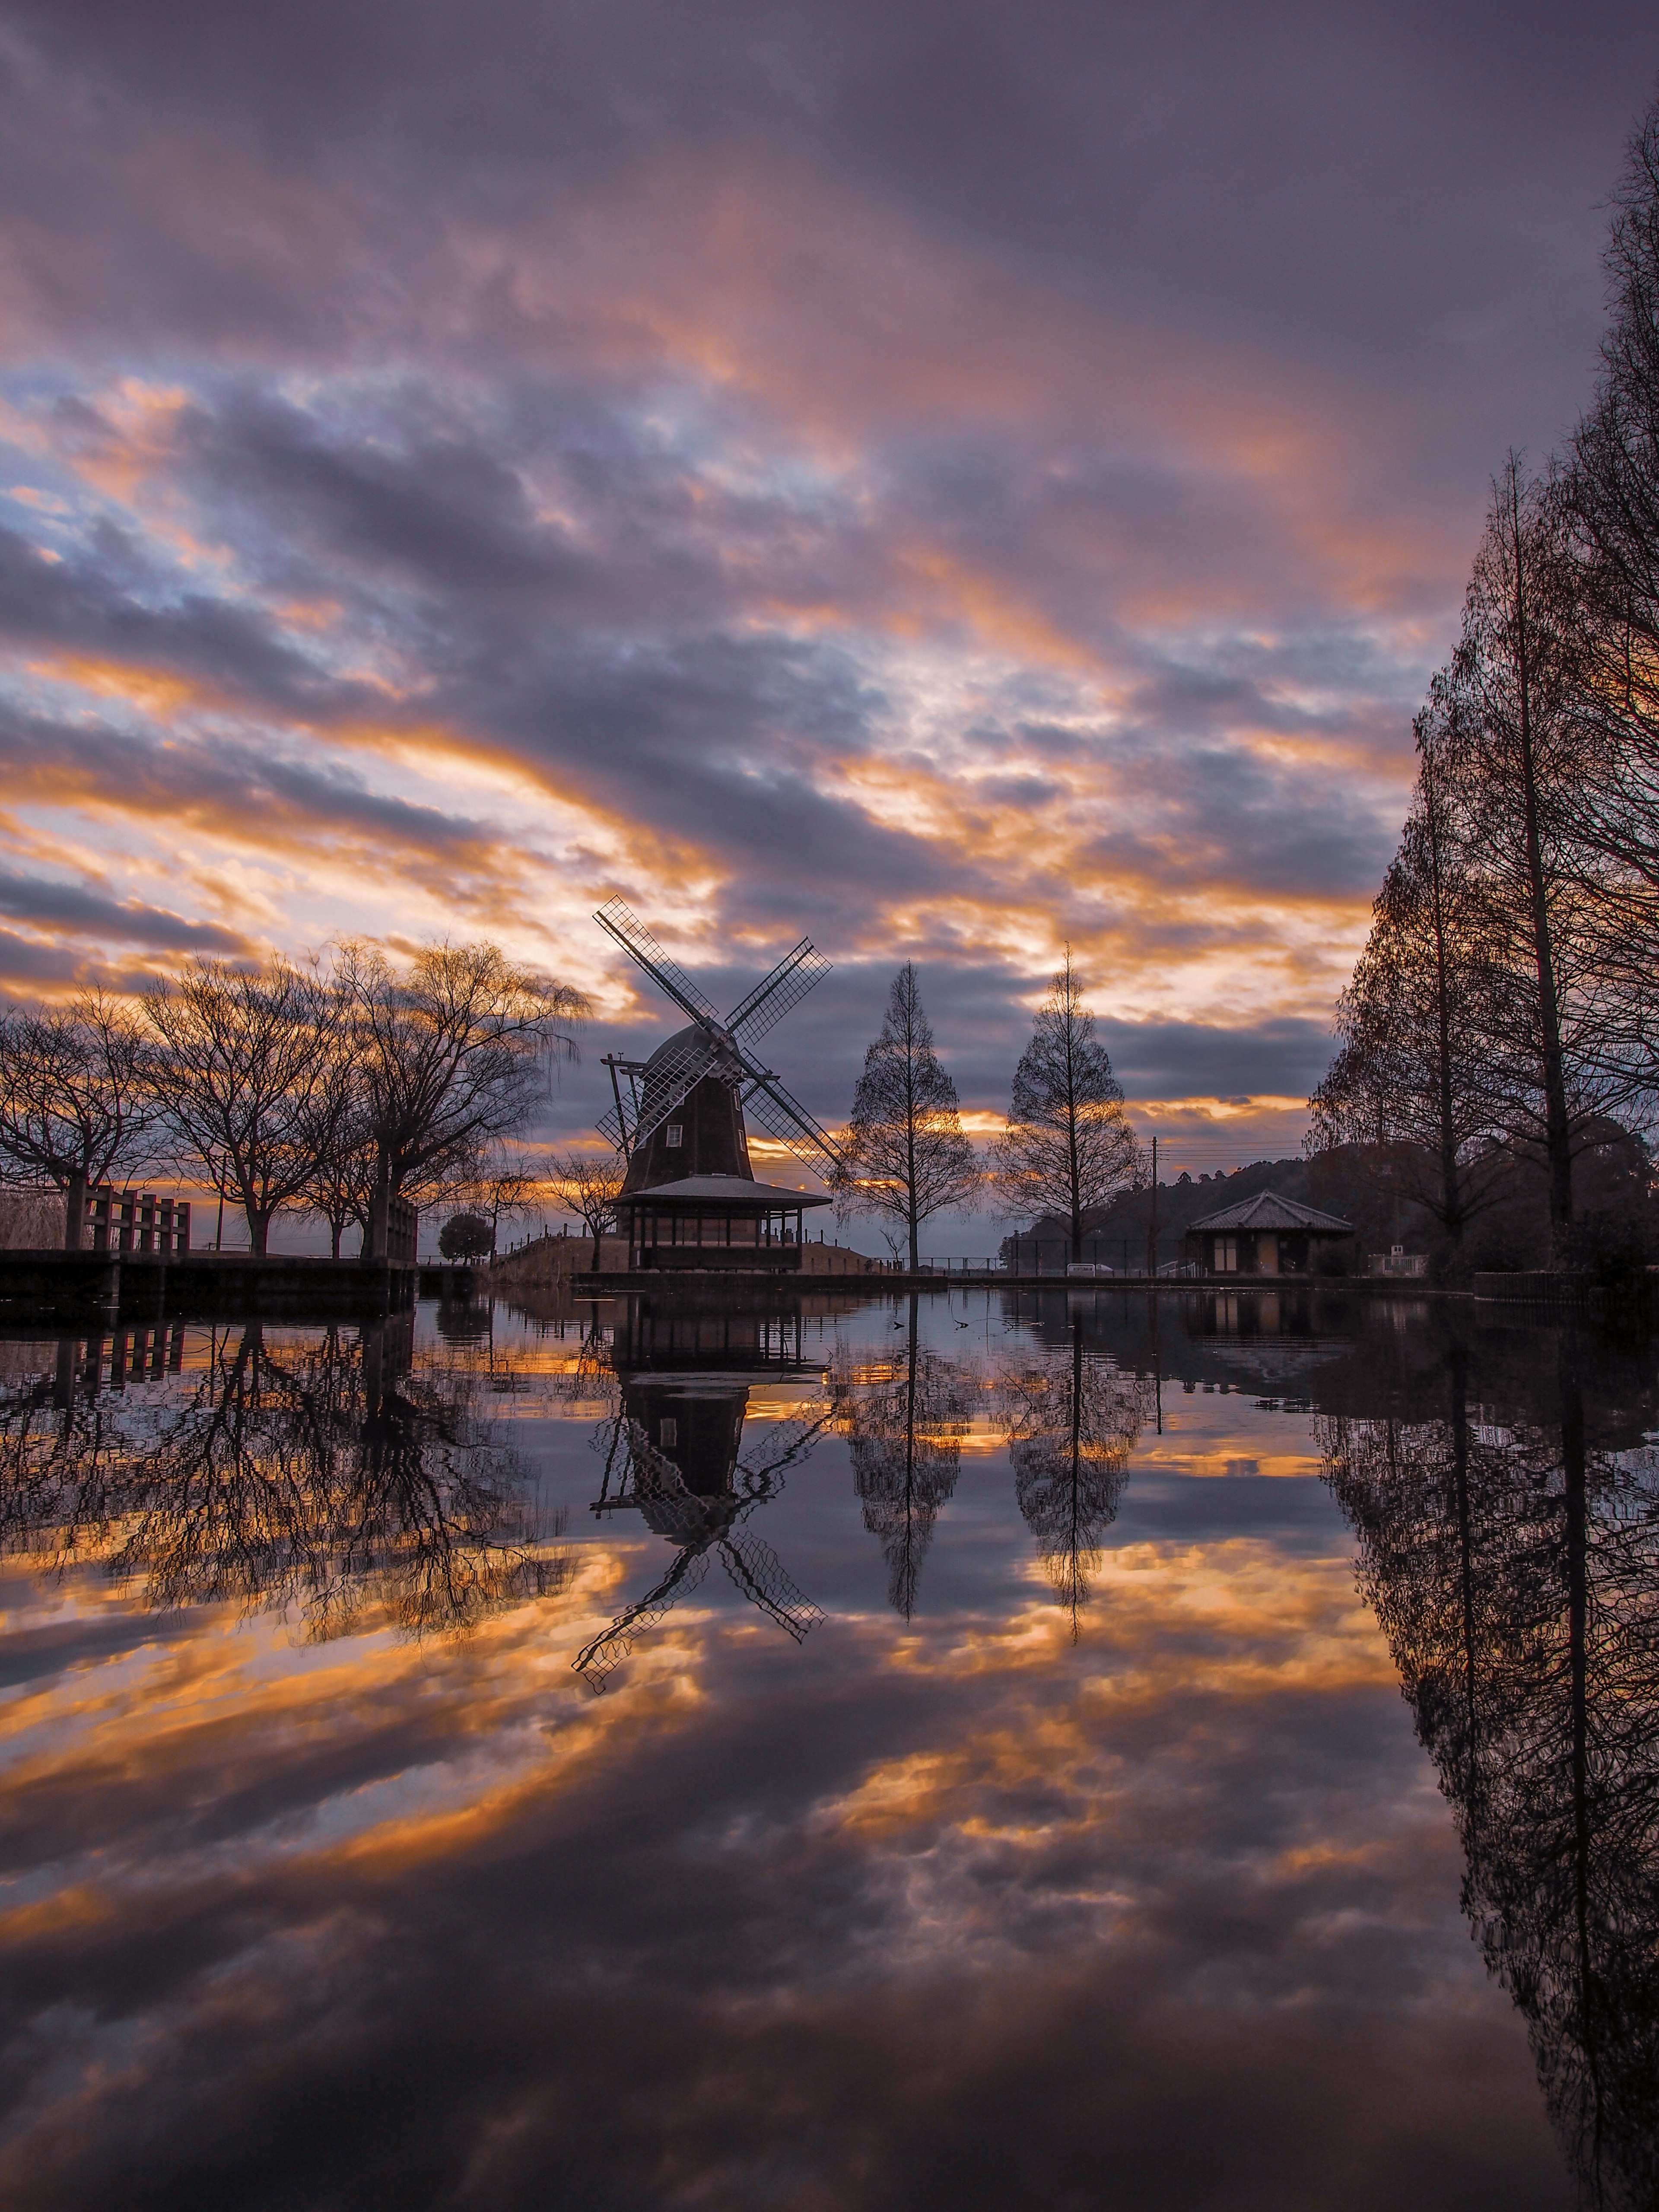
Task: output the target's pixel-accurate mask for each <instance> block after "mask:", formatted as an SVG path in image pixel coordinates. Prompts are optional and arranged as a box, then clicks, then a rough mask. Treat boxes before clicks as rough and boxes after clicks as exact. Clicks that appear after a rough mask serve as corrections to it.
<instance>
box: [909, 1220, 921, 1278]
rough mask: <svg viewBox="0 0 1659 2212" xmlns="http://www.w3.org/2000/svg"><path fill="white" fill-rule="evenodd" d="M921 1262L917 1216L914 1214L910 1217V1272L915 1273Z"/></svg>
mask: <svg viewBox="0 0 1659 2212" xmlns="http://www.w3.org/2000/svg"><path fill="white" fill-rule="evenodd" d="M920 1266H921V1255H920V1252H919V1250H918V1247H917V1237H916V1218H915V1214H912V1215H911V1217H910V1273H912V1274H913V1275H914V1274H915V1272H916V1270H917V1268H918V1267H920Z"/></svg>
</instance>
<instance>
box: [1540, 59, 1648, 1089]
mask: <svg viewBox="0 0 1659 2212" xmlns="http://www.w3.org/2000/svg"><path fill="white" fill-rule="evenodd" d="M1604 258H1605V265H1606V269H1607V276H1608V280H1609V291H1610V305H1611V307H1612V315H1611V319H1610V321H1609V324H1608V327H1607V333H1606V335H1605V337H1603V339H1602V341H1601V359H1602V374H1601V379H1600V381H1599V384H1598V387H1597V391H1596V394H1595V399H1594V401H1593V403H1592V404H1591V406H1590V408H1589V411H1588V412H1587V414H1586V415H1585V416H1584V418H1583V421H1582V422H1580V424H1579V426H1578V428H1577V433H1576V435H1575V436H1574V439H1573V442H1572V448H1571V461H1570V465H1569V467H1568V470H1567V471H1566V474H1565V479H1564V482H1563V484H1562V494H1563V498H1564V504H1565V508H1566V511H1567V513H1568V517H1569V520H1570V522H1571V529H1572V535H1573V539H1574V547H1575V551H1576V553H1577V567H1576V574H1575V582H1576V585H1577V592H1578V605H1577V631H1578V641H1579V645H1580V652H1581V659H1582V664H1583V665H1582V667H1581V671H1580V674H1581V681H1580V683H1579V684H1578V687H1577V696H1576V698H1575V702H1574V704H1575V708H1576V711H1577V714H1578V716H1579V718H1580V720H1581V722H1583V724H1584V725H1586V726H1588V728H1589V731H1590V732H1593V734H1594V737H1595V740H1596V743H1595V746H1594V748H1593V750H1587V753H1586V760H1585V768H1586V770H1587V773H1586V774H1585V775H1583V779H1582V781H1581V787H1580V794H1579V795H1580V799H1581V802H1582V803H1581V805H1580V809H1579V829H1580V834H1581V838H1582V844H1583V854H1585V856H1587V857H1588V859H1589V862H1590V866H1589V869H1588V870H1587V874H1588V875H1589V879H1590V883H1591V887H1592V889H1593V891H1594V894H1595V902H1596V904H1597V907H1598V908H1599V909H1600V911H1601V915H1602V916H1603V919H1604V924H1605V926H1604V927H1603V929H1602V932H1601V960H1602V964H1603V969H1604V972H1605V973H1606V975H1607V976H1608V977H1609V978H1613V979H1616V980H1617V982H1618V984H1619V986H1620V990H1621V993H1622V996H1623V1006H1622V1008H1621V1012H1622V1016H1623V1019H1622V1022H1621V1024H1620V1028H1621V1030H1622V1033H1623V1037H1624V1040H1625V1041H1626V1042H1627V1043H1628V1044H1629V1045H1630V1046H1632V1047H1633V1048H1634V1049H1635V1050H1636V1051H1637V1053H1638V1054H1639V1057H1640V1059H1641V1061H1642V1063H1643V1070H1644V1077H1645V1079H1646V1083H1647V1085H1648V1087H1649V1089H1650V1090H1651V1089H1653V1088H1655V1087H1656V1085H1659V994H1656V991H1655V987H1654V979H1655V977H1656V975H1659V101H1656V102H1654V104H1653V105H1651V106H1650V107H1649V110H1648V112H1647V114H1646V115H1645V116H1644V118H1643V121H1642V123H1641V125H1640V127H1639V128H1638V131H1637V132H1636V134H1635V136H1634V137H1633V138H1632V141H1631V143H1630V147H1629V149H1628V158H1627V161H1626V170H1625V174H1624V177H1623V179H1621V181H1620V185H1619V187H1618V189H1617V190H1616V191H1615V192H1614V193H1613V222H1612V225H1611V228H1610V232H1609V236H1608V240H1607V252H1606V255H1605V257H1604Z"/></svg>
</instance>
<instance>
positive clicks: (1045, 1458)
mask: <svg viewBox="0 0 1659 2212" xmlns="http://www.w3.org/2000/svg"><path fill="white" fill-rule="evenodd" d="M1067 1335H1068V1339H1069V1341H1068V1342H1067V1343H1066V1345H1065V1346H1064V1347H1063V1348H1062V1347H1056V1348H1054V1349H1053V1350H1049V1351H1046V1352H1043V1353H1042V1354H1041V1355H1040V1356H1039V1357H1037V1358H1030V1359H1024V1360H1021V1361H1019V1362H1018V1363H1017V1364H1010V1365H1009V1366H1007V1367H1006V1368H1005V1370H1003V1373H1002V1375H1001V1377H1000V1396H1001V1401H1002V1407H1003V1417H1004V1419H1005V1420H1006V1423H1007V1425H1008V1455H1009V1457H1010V1459H1011V1460H1012V1462H1013V1468H1014V1494H1015V1496H1016V1498H1018V1501H1019V1510H1020V1511H1021V1513H1022V1514H1023V1515H1024V1517H1025V1524H1026V1526H1027V1528H1030V1531H1031V1534H1032V1535H1033V1536H1035V1537H1036V1545H1037V1555H1038V1557H1039V1558H1040V1559H1041V1560H1042V1565H1043V1569H1044V1571H1045V1572H1046V1573H1047V1575H1048V1579H1049V1581H1050V1582H1051V1583H1053V1584H1054V1593H1055V1595H1056V1596H1057V1597H1058V1598H1059V1600H1060V1603H1061V1604H1062V1605H1063V1606H1065V1607H1066V1609H1067V1610H1068V1612H1069V1613H1071V1616H1072V1635H1073V1640H1075V1638H1077V1636H1078V1635H1079V1632H1080V1622H1079V1613H1081V1610H1082V1608H1083V1607H1085V1605H1087V1604H1088V1602H1089V1599H1090V1596H1091V1590H1092V1586H1093V1577H1095V1576H1096V1575H1097V1573H1098V1572H1099V1571H1100V1559H1101V1551H1102V1547H1103V1541H1104V1538H1105V1534H1106V1531H1107V1529H1108V1528H1109V1527H1110V1526H1111V1523H1112V1522H1113V1521H1114V1520H1115V1519H1116V1517H1117V1509H1118V1506H1119V1504H1121V1500H1122V1496H1123V1486H1124V1484H1125V1482H1126V1481H1127V1478H1128V1465H1129V1454H1130V1452H1131V1451H1132V1450H1133V1448H1134V1444H1135V1442H1136V1439H1137V1438H1138V1437H1139V1434H1140V1431H1141V1430H1142V1429H1143V1428H1144V1427H1145V1426H1146V1424H1147V1422H1148V1421H1150V1420H1152V1419H1153V1418H1154V1413H1155V1385H1154V1383H1153V1382H1152V1378H1151V1377H1150V1376H1141V1375H1135V1374H1132V1373H1131V1372H1129V1371H1128V1370H1127V1369H1124V1368H1121V1367H1120V1366H1118V1365H1117V1364H1116V1363H1115V1361H1114V1360H1111V1359H1108V1358H1103V1357H1102V1356H1101V1355H1100V1354H1098V1353H1097V1352H1087V1351H1085V1347H1084V1341H1083V1323H1082V1318H1081V1316H1079V1315H1075V1314H1074V1315H1073V1316H1072V1319H1071V1322H1070V1324H1069V1328H1068V1330H1067Z"/></svg>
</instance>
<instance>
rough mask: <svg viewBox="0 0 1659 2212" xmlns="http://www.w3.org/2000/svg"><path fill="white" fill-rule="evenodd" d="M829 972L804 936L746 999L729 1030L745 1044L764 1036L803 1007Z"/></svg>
mask: <svg viewBox="0 0 1659 2212" xmlns="http://www.w3.org/2000/svg"><path fill="white" fill-rule="evenodd" d="M828 974H829V962H828V961H827V960H826V959H825V958H824V957H823V953H821V952H820V951H818V949H817V946H816V945H814V944H813V942H812V940H811V938H810V937H803V938H802V939H801V941H800V943H799V945H796V947H795V949H794V951H793V952H790V953H788V954H787V955H786V956H785V957H784V958H783V959H781V960H780V961H779V963H778V964H777V966H776V967H775V969H773V970H772V972H771V974H770V975H769V976H768V977H767V978H766V981H764V982H763V983H757V984H756V986H755V987H754V989H753V990H752V991H751V992H750V994H749V996H748V997H747V998H746V999H744V1000H742V1002H741V1003H740V1004H739V1005H738V1008H737V1011H736V1012H734V1013H733V1014H732V1018H731V1019H730V1020H729V1021H728V1022H727V1023H726V1028H727V1029H728V1030H731V1032H732V1036H741V1037H742V1038H743V1039H744V1042H750V1041H751V1040H752V1039H754V1038H756V1037H763V1036H765V1035H766V1032H767V1031H768V1030H769V1029H774V1028H775V1027H776V1025H777V1024H778V1023H780V1022H781V1020H782V1019H783V1018H784V1016H785V1015H786V1014H787V1013H788V1012H791V1011H792V1010H793V1008H794V1007H796V1006H799V1004H800V1002H801V1000H803V999H804V998H805V996H806V994H807V993H808V992H809V991H810V990H811V988H812V987H813V985H814V984H815V983H817V982H818V981H820V980H821V979H822V978H823V976H825V975H828Z"/></svg>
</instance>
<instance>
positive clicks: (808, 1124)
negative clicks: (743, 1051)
mask: <svg viewBox="0 0 1659 2212" xmlns="http://www.w3.org/2000/svg"><path fill="white" fill-rule="evenodd" d="M744 1073H745V1074H746V1075H747V1076H748V1078H749V1081H750V1089H749V1090H747V1091H744V1094H743V1110H744V1113H745V1114H746V1115H748V1116H749V1118H750V1121H758V1122H759V1123H760V1126H761V1127H762V1128H763V1129H764V1130H765V1132H766V1133H767V1135H768V1136H769V1137H772V1138H775V1139H776V1140H777V1142H778V1143H779V1144H781V1145H782V1146H785V1147H786V1149H787V1151H789V1152H792V1153H793V1155H794V1157H795V1158H796V1159H798V1160H799V1162H800V1163H801V1164H802V1166H803V1167H809V1168H816V1169H817V1170H818V1172H819V1173H820V1174H822V1173H823V1172H824V1170H825V1169H826V1167H827V1168H829V1169H838V1168H839V1167H840V1165H841V1154H840V1153H839V1152H837V1151H836V1147H835V1145H834V1143H833V1142H832V1141H831V1139H830V1136H829V1131H828V1130H827V1129H824V1128H823V1127H821V1126H820V1125H819V1123H818V1122H817V1121H814V1120H813V1118H812V1116H811V1115H810V1114H809V1113H808V1112H807V1110H806V1109H805V1107H804V1106H803V1105H802V1104H801V1103H800V1102H799V1099H797V1098H792V1097H790V1095H789V1093H788V1092H787V1091H786V1090H785V1089H784V1087H783V1085H782V1084H781V1083H780V1082H779V1081H778V1079H777V1078H776V1076H775V1075H774V1074H772V1073H770V1071H769V1070H767V1069H763V1068H758V1067H756V1066H753V1065H752V1064H751V1063H750V1062H749V1061H748V1060H745V1061H744Z"/></svg>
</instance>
